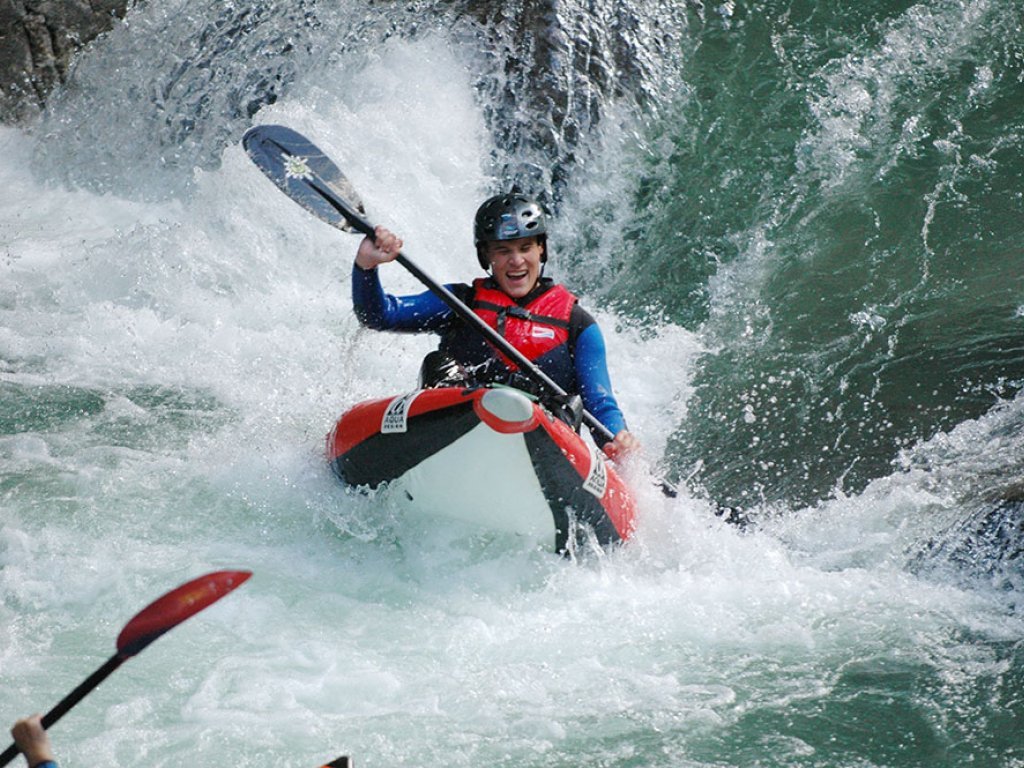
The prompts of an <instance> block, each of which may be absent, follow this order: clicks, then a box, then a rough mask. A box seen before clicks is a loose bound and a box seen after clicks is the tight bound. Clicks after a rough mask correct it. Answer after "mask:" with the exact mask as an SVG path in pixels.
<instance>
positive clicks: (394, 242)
mask: <svg viewBox="0 0 1024 768" xmlns="http://www.w3.org/2000/svg"><path fill="white" fill-rule="evenodd" d="M373 235H374V236H373V237H364V238H363V241H362V242H361V243H359V250H358V251H357V252H356V264H357V265H359V267H360V269H374V268H375V267H377V266H378V265H380V264H385V263H387V262H389V261H394V260H395V259H396V258H398V254H399V253H400V252H401V250H402V238H400V237H398V236H397V235H396V234H395V233H393V232H391V231H389V230H387V229H385V228H384V227H377V228H376V229H374V230H373Z"/></svg>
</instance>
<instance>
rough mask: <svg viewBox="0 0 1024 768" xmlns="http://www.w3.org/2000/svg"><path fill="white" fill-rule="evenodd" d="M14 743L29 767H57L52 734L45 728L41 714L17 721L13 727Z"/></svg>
mask: <svg viewBox="0 0 1024 768" xmlns="http://www.w3.org/2000/svg"><path fill="white" fill-rule="evenodd" d="M11 736H13V737H14V743H15V745H16V746H17V747H18V749H19V750H20V751H21V754H23V755H24V756H25V761H26V762H27V763H28V765H29V768H57V762H56V761H55V760H54V758H53V748H52V747H51V746H50V736H49V735H48V734H47V733H46V730H45V729H44V728H43V718H42V717H41V716H40V715H30V716H29V717H23V718H21V719H20V720H17V721H15V723H14V725H13V726H12V727H11Z"/></svg>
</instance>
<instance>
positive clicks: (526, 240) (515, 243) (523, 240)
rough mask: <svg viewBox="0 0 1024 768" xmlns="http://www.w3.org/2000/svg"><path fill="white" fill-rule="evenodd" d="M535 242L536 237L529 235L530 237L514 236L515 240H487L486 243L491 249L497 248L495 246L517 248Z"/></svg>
mask: <svg viewBox="0 0 1024 768" xmlns="http://www.w3.org/2000/svg"><path fill="white" fill-rule="evenodd" d="M535 242H537V238H536V237H533V236H531V237H519V238H516V239H515V240H489V241H488V243H487V244H488V245H489V246H490V247H491V248H492V249H497V248H519V247H520V246H522V245H531V244H533V243H535Z"/></svg>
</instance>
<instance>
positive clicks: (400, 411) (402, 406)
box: [380, 389, 423, 435]
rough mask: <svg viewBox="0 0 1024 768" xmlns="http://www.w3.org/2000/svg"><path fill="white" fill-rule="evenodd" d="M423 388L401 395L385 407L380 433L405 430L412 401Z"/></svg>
mask: <svg viewBox="0 0 1024 768" xmlns="http://www.w3.org/2000/svg"><path fill="white" fill-rule="evenodd" d="M422 391H423V390H421V389H417V390H416V391H415V392H410V393H409V394H407V395H399V396H398V397H396V398H395V399H394V400H392V401H391V402H390V403H388V407H387V408H385V409H384V418H382V419H381V421H380V433H381V434H382V435H388V434H395V433H396V432H405V431H406V429H407V428H408V426H409V409H410V408H411V407H412V401H413V400H415V399H416V396H417V395H418V394H419V393H420V392H422Z"/></svg>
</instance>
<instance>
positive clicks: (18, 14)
mask: <svg viewBox="0 0 1024 768" xmlns="http://www.w3.org/2000/svg"><path fill="white" fill-rule="evenodd" d="M129 2H130V0H0V122H2V123H7V124H19V123H25V122H27V121H28V120H30V119H31V118H32V117H34V116H35V115H37V114H38V113H39V112H40V111H41V110H42V108H43V106H44V104H45V103H46V97H47V95H48V94H49V93H50V92H51V91H52V90H53V89H54V88H55V87H56V86H57V85H59V84H60V83H62V82H64V80H65V78H66V77H67V75H68V71H69V70H70V68H71V62H72V59H73V57H74V55H75V53H77V52H78V51H79V50H80V49H81V48H82V47H84V46H85V45H86V44H87V43H89V42H90V41H91V40H93V39H94V38H95V37H97V36H98V35H100V34H102V33H103V32H106V31H107V30H109V29H111V28H112V27H113V26H114V24H115V23H116V22H117V20H118V19H121V18H124V15H125V12H126V11H127V8H128V5H129Z"/></svg>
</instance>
